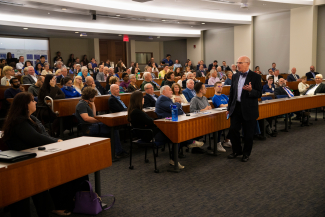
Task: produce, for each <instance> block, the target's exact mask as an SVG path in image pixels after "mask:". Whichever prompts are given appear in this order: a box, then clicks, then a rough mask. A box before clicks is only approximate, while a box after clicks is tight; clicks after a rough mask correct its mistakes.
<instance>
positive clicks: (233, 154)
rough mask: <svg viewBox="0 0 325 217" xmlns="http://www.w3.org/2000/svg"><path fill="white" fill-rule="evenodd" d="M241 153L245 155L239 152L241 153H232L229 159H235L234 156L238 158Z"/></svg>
mask: <svg viewBox="0 0 325 217" xmlns="http://www.w3.org/2000/svg"><path fill="white" fill-rule="evenodd" d="M241 155H243V154H242V153H239V154H237V153H232V154H230V155H228V158H229V159H234V158H236V157H237V156H241Z"/></svg>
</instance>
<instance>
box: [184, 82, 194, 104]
mask: <svg viewBox="0 0 325 217" xmlns="http://www.w3.org/2000/svg"><path fill="white" fill-rule="evenodd" d="M183 94H184V96H185V98H186V100H187V102H191V100H192V98H193V97H195V96H196V92H195V90H194V81H193V80H192V79H188V80H187V81H186V89H185V90H183Z"/></svg>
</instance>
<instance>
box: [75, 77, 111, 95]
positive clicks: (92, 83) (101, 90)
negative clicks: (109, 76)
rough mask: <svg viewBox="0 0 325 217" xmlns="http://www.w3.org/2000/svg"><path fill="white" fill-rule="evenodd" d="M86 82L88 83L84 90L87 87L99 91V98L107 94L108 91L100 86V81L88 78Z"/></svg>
mask: <svg viewBox="0 0 325 217" xmlns="http://www.w3.org/2000/svg"><path fill="white" fill-rule="evenodd" d="M85 80H86V82H85V85H84V87H83V89H84V88H85V87H92V88H93V89H94V90H96V91H97V96H101V95H106V94H107V91H106V90H105V89H104V88H103V87H102V85H100V83H99V82H98V81H94V78H93V77H91V76H87V77H86V79H85ZM81 91H82V90H81Z"/></svg>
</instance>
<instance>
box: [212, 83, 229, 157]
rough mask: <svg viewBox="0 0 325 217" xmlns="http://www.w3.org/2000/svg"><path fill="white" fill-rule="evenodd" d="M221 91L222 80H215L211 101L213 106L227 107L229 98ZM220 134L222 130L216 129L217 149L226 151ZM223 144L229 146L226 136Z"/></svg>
mask: <svg viewBox="0 0 325 217" xmlns="http://www.w3.org/2000/svg"><path fill="white" fill-rule="evenodd" d="M221 93H222V82H221V81H217V82H216V83H215V84H214V96H213V97H212V103H213V106H214V107H215V108H227V107H228V102H229V98H228V97H227V96H226V95H224V94H221ZM221 134H222V130H220V131H218V141H217V142H218V144H217V150H218V151H220V152H226V150H225V149H224V148H223V147H222V144H221ZM223 146H225V147H228V148H230V147H231V142H230V140H229V139H228V138H227V139H226V140H225V141H224V143H223Z"/></svg>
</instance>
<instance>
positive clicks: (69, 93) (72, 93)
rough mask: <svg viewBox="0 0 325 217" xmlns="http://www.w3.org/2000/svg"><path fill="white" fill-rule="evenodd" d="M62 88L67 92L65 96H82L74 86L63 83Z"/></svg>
mask: <svg viewBox="0 0 325 217" xmlns="http://www.w3.org/2000/svg"><path fill="white" fill-rule="evenodd" d="M61 90H62V92H63V93H64V94H65V98H73V97H80V96H81V94H80V93H79V92H78V91H77V90H76V89H75V88H74V87H68V86H65V85H63V87H62V88H61Z"/></svg>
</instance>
